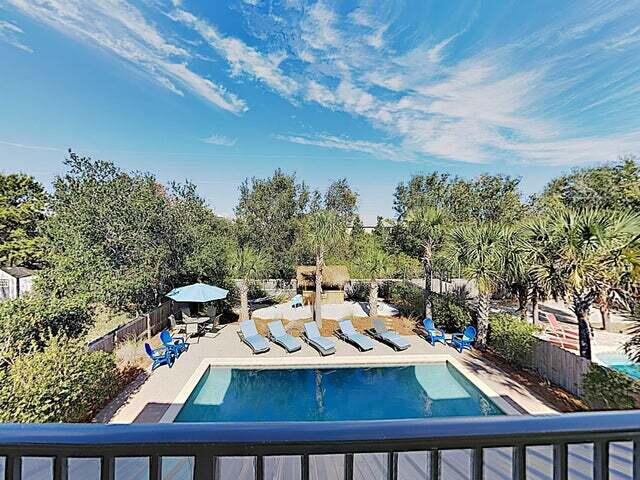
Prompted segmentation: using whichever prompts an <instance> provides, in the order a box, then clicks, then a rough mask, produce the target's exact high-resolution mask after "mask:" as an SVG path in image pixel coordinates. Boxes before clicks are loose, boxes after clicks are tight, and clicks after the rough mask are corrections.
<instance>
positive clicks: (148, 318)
mask: <svg viewBox="0 0 640 480" xmlns="http://www.w3.org/2000/svg"><path fill="white" fill-rule="evenodd" d="M145 316H146V317H147V339H148V340H151V337H152V336H153V334H152V332H151V315H149V314H148V313H147V314H146V315H145Z"/></svg>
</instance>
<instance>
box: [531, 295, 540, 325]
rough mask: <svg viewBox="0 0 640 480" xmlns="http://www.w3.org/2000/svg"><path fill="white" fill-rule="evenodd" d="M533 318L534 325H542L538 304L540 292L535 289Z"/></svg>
mask: <svg viewBox="0 0 640 480" xmlns="http://www.w3.org/2000/svg"><path fill="white" fill-rule="evenodd" d="M531 316H532V317H533V318H532V321H533V324H534V325H538V324H539V323H540V305H539V304H538V291H537V290H536V289H535V288H534V289H533V290H532V292H531Z"/></svg>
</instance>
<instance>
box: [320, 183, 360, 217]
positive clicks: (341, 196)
mask: <svg viewBox="0 0 640 480" xmlns="http://www.w3.org/2000/svg"><path fill="white" fill-rule="evenodd" d="M324 208H326V209H327V210H333V211H334V212H336V213H337V214H338V215H339V216H340V217H341V218H342V220H343V221H344V223H345V224H346V225H351V224H352V222H353V221H354V218H355V217H356V212H357V208H358V194H357V193H355V192H354V191H353V190H352V189H351V186H350V185H349V182H348V181H347V179H346V178H341V179H339V180H335V181H333V182H331V184H330V185H329V186H328V187H327V191H326V192H325V194H324Z"/></svg>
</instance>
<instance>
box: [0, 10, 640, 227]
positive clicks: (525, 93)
mask: <svg viewBox="0 0 640 480" xmlns="http://www.w3.org/2000/svg"><path fill="white" fill-rule="evenodd" d="M638 18H640V2H639V1H636V0H626V1H620V2H604V1H587V0H580V1H575V2H562V1H558V0H554V1H542V0H540V1H535V2H522V1H505V0H495V1H482V2H480V1H462V0H461V1H455V2H452V1H448V0H445V1H427V0H416V1H383V0H375V1H370V2H367V1H361V2H348V1H330V0H320V1H317V2H316V1H314V2H303V1H302V0H273V1H268V0H236V1H228V2H223V1H221V0H220V1H215V2H205V1H200V2H196V1H192V0H141V1H139V2H127V1H125V0H101V1H99V2H94V1H92V0H4V1H3V2H0V106H1V110H0V111H1V114H0V170H3V171H15V170H22V171H25V172H28V173H31V174H34V175H35V176H36V177H37V178H38V179H40V180H41V181H43V182H45V183H50V182H51V180H52V178H53V176H54V175H56V174H57V173H59V172H60V171H61V170H62V168H63V167H62V160H63V158H64V154H65V151H66V149H67V148H68V147H72V148H73V149H74V150H76V151H78V152H79V153H82V154H86V155H90V156H93V157H95V158H103V159H109V160H113V161H115V162H116V163H118V164H119V165H121V166H123V167H125V168H127V169H137V170H148V171H152V172H154V173H156V174H157V175H158V177H159V178H160V179H161V180H169V179H178V180H180V179H185V178H189V179H191V180H193V181H194V182H195V183H196V184H198V186H199V187H200V190H201V192H202V194H203V195H204V196H205V197H206V198H207V199H208V201H209V203H210V204H211V206H212V207H213V208H214V209H215V210H216V211H218V212H219V213H222V214H227V215H228V214H231V213H232V211H233V206H234V204H235V201H236V198H237V187H238V184H239V183H240V182H241V181H242V179H244V178H245V177H250V176H254V175H255V176H265V175H268V174H270V173H271V172H272V171H273V170H274V169H275V168H276V167H282V168H283V169H285V170H287V171H295V172H297V174H298V176H299V177H300V178H302V179H304V180H305V181H306V182H307V183H309V184H310V185H311V186H312V187H317V188H323V187H325V186H326V185H327V184H328V183H329V182H330V181H331V180H332V179H336V178H339V177H347V178H348V179H349V180H350V182H351V183H352V185H353V186H354V187H355V188H356V190H357V191H358V193H359V194H360V200H361V202H360V210H361V213H362V215H363V217H364V218H365V220H366V221H367V222H371V221H373V220H374V219H375V217H376V215H378V214H380V215H385V216H390V215H391V213H392V212H391V202H392V197H391V195H392V193H393V189H394V188H395V186H396V184H397V183H398V182H399V181H401V180H404V179H408V178H409V177H410V175H411V174H412V173H421V172H429V171H432V170H434V169H437V170H440V171H447V172H451V173H453V174H458V175H461V176H465V177H469V176H474V175H478V174H480V173H482V172H490V173H507V174H511V175H517V176H521V177H522V179H523V182H522V187H523V191H524V192H525V193H532V192H534V191H537V190H539V189H541V188H542V187H543V186H544V184H545V182H546V181H547V180H548V179H550V178H551V177H553V176H555V175H558V174H560V173H562V172H565V171H568V170H570V169H571V168H572V167H574V166H582V165H590V164H594V163H602V162H606V161H612V160H615V159H616V158H617V157H618V156H619V155H624V154H633V153H635V154H640V61H639V59H640V24H639V23H638Z"/></svg>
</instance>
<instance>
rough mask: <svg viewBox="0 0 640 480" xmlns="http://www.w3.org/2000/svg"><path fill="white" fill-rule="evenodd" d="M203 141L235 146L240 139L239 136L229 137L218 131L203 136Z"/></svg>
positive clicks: (223, 145)
mask: <svg viewBox="0 0 640 480" xmlns="http://www.w3.org/2000/svg"><path fill="white" fill-rule="evenodd" d="M202 141H203V142H204V143H208V144H209V145H219V146H222V147H233V146H234V145H235V144H236V142H237V141H238V139H237V138H229V137H225V136H224V135H219V134H216V133H212V134H211V135H209V136H208V137H207V138H203V139H202Z"/></svg>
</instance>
